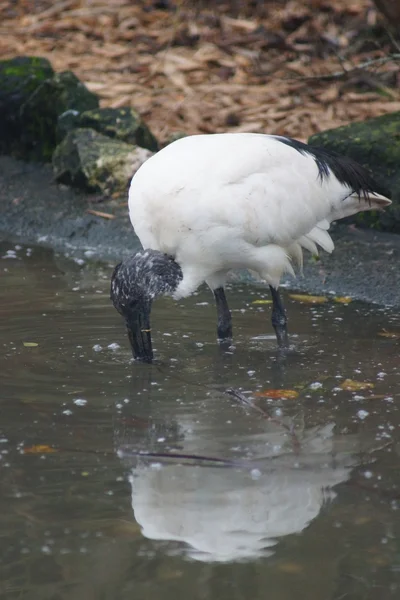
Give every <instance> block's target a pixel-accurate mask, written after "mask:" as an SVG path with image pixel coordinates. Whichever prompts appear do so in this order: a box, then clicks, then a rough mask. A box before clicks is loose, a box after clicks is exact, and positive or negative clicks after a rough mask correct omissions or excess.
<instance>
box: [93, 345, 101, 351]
mask: <svg viewBox="0 0 400 600" xmlns="http://www.w3.org/2000/svg"><path fill="white" fill-rule="evenodd" d="M93 350H94V351H95V352H101V351H102V350H103V346H100V344H95V345H94V346H93Z"/></svg>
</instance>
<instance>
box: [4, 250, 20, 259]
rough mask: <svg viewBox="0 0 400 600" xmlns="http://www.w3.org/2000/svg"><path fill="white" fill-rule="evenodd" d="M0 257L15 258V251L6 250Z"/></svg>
mask: <svg viewBox="0 0 400 600" xmlns="http://www.w3.org/2000/svg"><path fill="white" fill-rule="evenodd" d="M2 258H17V253H16V252H15V250H7V252H6V253H5V255H4V256H2Z"/></svg>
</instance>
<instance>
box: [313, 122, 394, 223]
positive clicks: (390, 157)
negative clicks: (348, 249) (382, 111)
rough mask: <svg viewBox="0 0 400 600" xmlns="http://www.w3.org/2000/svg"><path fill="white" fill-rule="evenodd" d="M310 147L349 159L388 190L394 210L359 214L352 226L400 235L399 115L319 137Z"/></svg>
mask: <svg viewBox="0 0 400 600" xmlns="http://www.w3.org/2000/svg"><path fill="white" fill-rule="evenodd" d="M309 143H310V144H313V145H315V146H322V147H324V148H327V149H329V150H334V151H335V152H338V153H339V154H342V155H346V156H350V157H351V158H353V159H355V160H356V161H357V162H359V163H360V164H361V165H363V166H365V167H366V168H367V169H369V170H370V172H371V173H372V175H373V177H374V178H375V180H376V181H377V183H378V184H379V185H380V186H382V187H383V188H384V189H387V190H389V192H390V195H391V198H392V201H393V204H392V206H390V207H389V208H388V209H386V210H385V211H384V212H376V211H369V212H366V213H359V214H358V215H355V216H354V217H351V218H350V219H349V220H350V221H351V222H355V223H357V224H360V225H363V226H368V227H372V228H374V229H382V230H386V231H396V232H400V214H399V213H400V112H395V113H390V114H387V115H384V116H382V117H378V118H376V119H370V120H368V121H364V122H358V123H352V124H351V125H347V126H344V127H338V128H337V129H331V130H329V131H324V132H322V133H318V134H316V135H313V136H312V137H311V138H310V139H309Z"/></svg>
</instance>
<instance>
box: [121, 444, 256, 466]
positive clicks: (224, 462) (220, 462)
mask: <svg viewBox="0 0 400 600" xmlns="http://www.w3.org/2000/svg"><path fill="white" fill-rule="evenodd" d="M118 456H119V457H120V458H132V457H135V458H143V459H146V458H147V459H159V460H163V459H167V460H171V459H173V460H174V461H176V460H180V461H182V460H185V461H188V460H189V461H196V462H198V463H199V466H201V464H202V463H211V464H212V465H214V466H219V467H241V468H253V465H252V463H249V462H248V461H242V460H230V459H229V458H217V457H215V456H203V455H201V454H184V453H180V452H174V453H172V452H145V451H143V450H133V449H131V448H129V449H125V450H124V449H119V450H118ZM205 466H207V465H205Z"/></svg>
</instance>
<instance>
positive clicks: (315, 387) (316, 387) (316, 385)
mask: <svg viewBox="0 0 400 600" xmlns="http://www.w3.org/2000/svg"><path fill="white" fill-rule="evenodd" d="M309 387H310V389H312V390H319V389H320V388H322V383H321V382H320V381H314V382H313V383H310V385H309Z"/></svg>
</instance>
